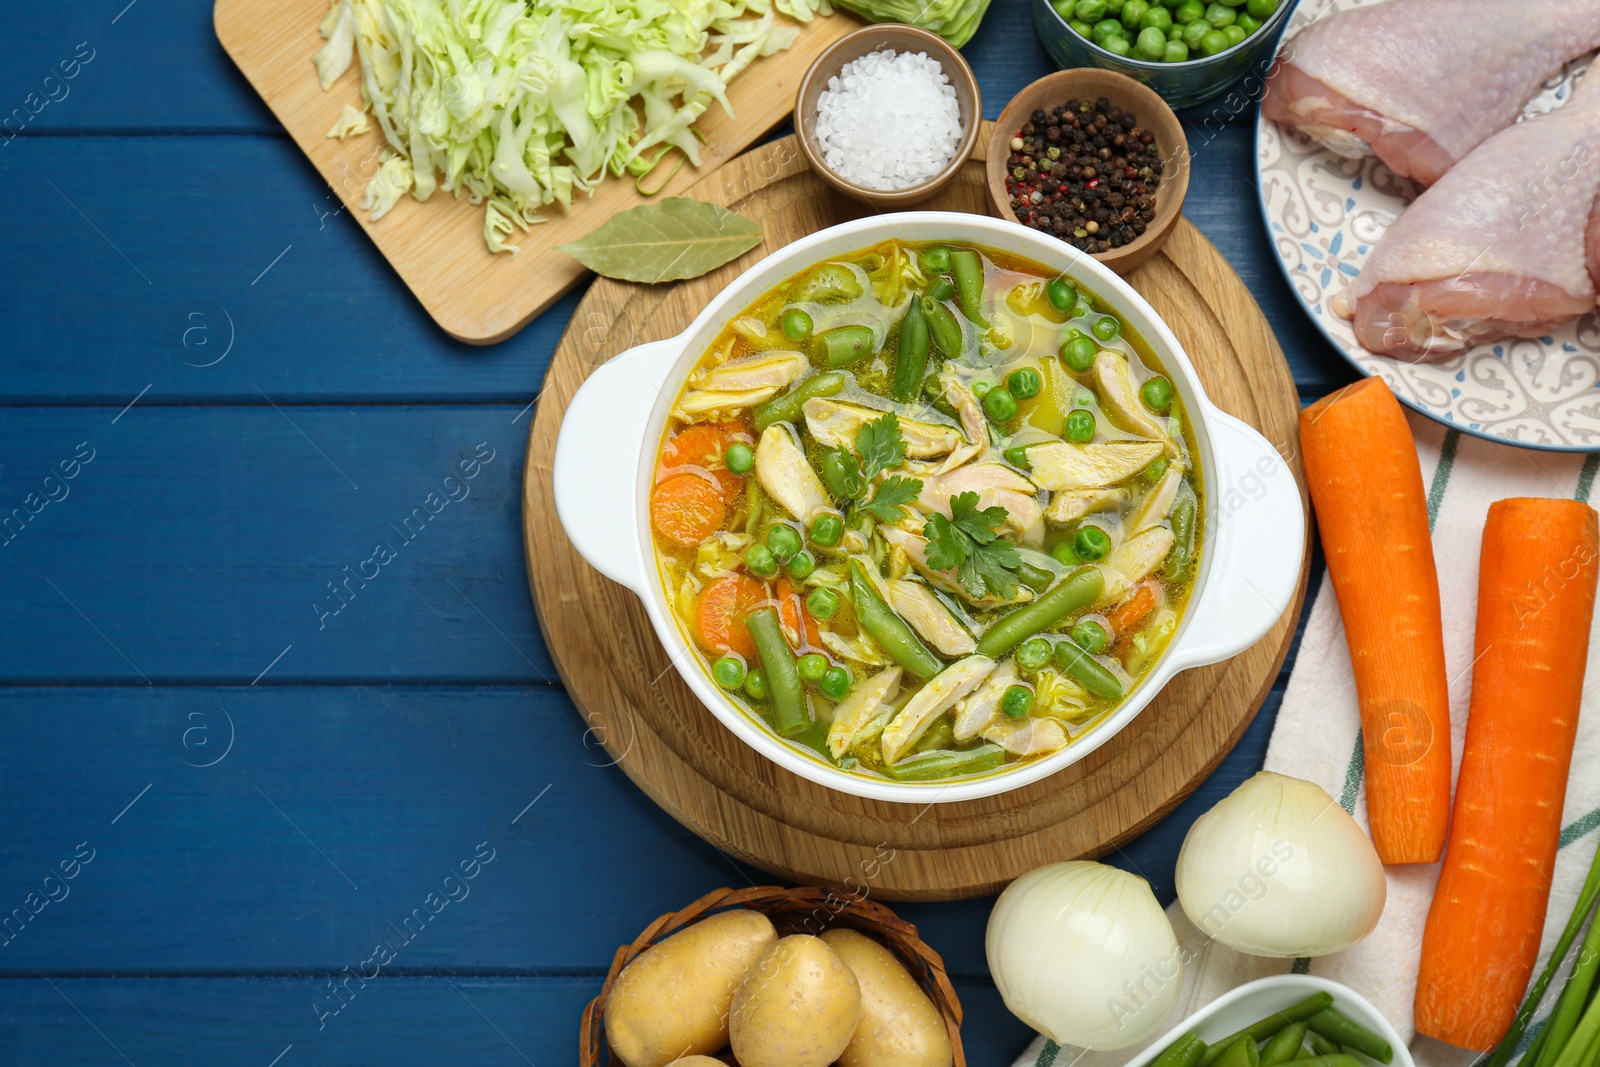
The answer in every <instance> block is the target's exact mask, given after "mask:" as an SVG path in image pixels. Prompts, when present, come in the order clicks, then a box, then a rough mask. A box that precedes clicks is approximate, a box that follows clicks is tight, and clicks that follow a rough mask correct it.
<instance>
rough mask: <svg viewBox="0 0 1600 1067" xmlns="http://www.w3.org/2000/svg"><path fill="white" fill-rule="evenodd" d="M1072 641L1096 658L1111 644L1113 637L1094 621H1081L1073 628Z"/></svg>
mask: <svg viewBox="0 0 1600 1067" xmlns="http://www.w3.org/2000/svg"><path fill="white" fill-rule="evenodd" d="M1072 639H1073V640H1074V641H1076V642H1077V643H1078V647H1079V648H1081V649H1083V650H1084V651H1085V652H1088V653H1089V654H1090V655H1095V656H1098V655H1099V654H1100V653H1102V652H1104V651H1105V650H1106V646H1107V645H1109V644H1110V643H1111V637H1110V635H1108V634H1107V633H1106V629H1105V627H1104V626H1101V625H1100V624H1099V623H1097V622H1095V621H1093V620H1092V619H1080V620H1079V621H1078V623H1077V625H1075V626H1074V627H1073V628H1072Z"/></svg>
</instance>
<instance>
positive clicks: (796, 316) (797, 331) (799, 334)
mask: <svg viewBox="0 0 1600 1067" xmlns="http://www.w3.org/2000/svg"><path fill="white" fill-rule="evenodd" d="M778 324H779V326H780V327H782V329H783V335H784V336H785V337H787V338H788V339H789V340H791V341H804V340H805V339H806V338H807V337H810V336H811V316H810V315H807V314H806V313H805V311H804V310H803V309H801V308H790V309H789V310H788V311H785V312H784V313H783V318H782V319H780V320H779V322H778Z"/></svg>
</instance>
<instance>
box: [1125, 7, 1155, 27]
mask: <svg viewBox="0 0 1600 1067" xmlns="http://www.w3.org/2000/svg"><path fill="white" fill-rule="evenodd" d="M1149 10H1150V5H1149V4H1148V3H1146V2H1145V0H1128V2H1127V3H1125V4H1123V5H1122V25H1124V26H1126V27H1127V28H1128V29H1130V30H1133V29H1138V27H1139V20H1140V19H1142V18H1144V13H1145V12H1146V11H1149Z"/></svg>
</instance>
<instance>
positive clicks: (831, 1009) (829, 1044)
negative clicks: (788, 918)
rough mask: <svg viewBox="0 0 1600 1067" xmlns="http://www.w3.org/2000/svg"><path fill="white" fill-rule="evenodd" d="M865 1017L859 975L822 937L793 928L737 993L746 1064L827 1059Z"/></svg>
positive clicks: (736, 1016)
mask: <svg viewBox="0 0 1600 1067" xmlns="http://www.w3.org/2000/svg"><path fill="white" fill-rule="evenodd" d="M860 1020H861V987H860V985H859V984H858V983H857V982H856V976H855V975H854V974H852V973H850V968H848V967H846V966H845V965H844V963H843V961H841V960H840V959H839V957H838V956H837V955H835V954H834V951H833V949H831V948H829V947H828V946H827V945H826V944H824V943H823V941H822V940H821V939H820V938H816V937H812V936H810V935H809V934H791V935H790V936H789V937H785V938H781V939H779V941H778V942H777V944H775V945H773V946H772V947H771V948H769V949H767V951H766V952H764V953H762V955H761V959H760V960H758V961H757V962H756V965H755V966H754V967H752V968H751V969H750V973H749V974H748V975H746V976H745V980H744V982H743V984H741V985H740V986H739V991H738V992H737V993H735V994H734V997H733V1025H732V1026H731V1027H730V1036H731V1037H732V1039H733V1055H734V1058H735V1059H737V1060H738V1061H739V1064H740V1067H827V1065H828V1064H830V1063H832V1062H833V1061H834V1060H836V1059H838V1058H839V1053H841V1052H843V1051H844V1050H845V1046H846V1045H848V1044H850V1036H851V1035H852V1034H854V1033H855V1032H856V1023H858V1022H859V1021H860Z"/></svg>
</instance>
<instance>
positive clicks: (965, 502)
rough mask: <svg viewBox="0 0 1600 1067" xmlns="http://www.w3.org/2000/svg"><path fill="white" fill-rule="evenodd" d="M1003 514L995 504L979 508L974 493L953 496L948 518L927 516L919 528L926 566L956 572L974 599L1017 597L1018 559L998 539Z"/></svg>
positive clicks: (976, 496) (1009, 546) (1012, 548)
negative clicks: (924, 540) (926, 520)
mask: <svg viewBox="0 0 1600 1067" xmlns="http://www.w3.org/2000/svg"><path fill="white" fill-rule="evenodd" d="M1007 515H1008V512H1007V511H1006V509H1005V508H1003V507H1001V506H999V505H998V504H996V505H995V506H994V507H989V508H982V509H980V508H979V507H978V494H977V493H972V492H967V493H959V494H957V495H956V496H955V497H954V498H952V499H951V501H950V518H948V519H947V518H945V517H944V516H943V515H939V514H933V515H930V516H929V517H928V522H927V524H926V525H925V526H924V527H923V528H922V536H923V537H925V538H927V539H928V548H927V560H928V566H930V567H932V568H933V569H934V570H936V571H954V572H956V577H957V578H958V579H959V580H960V582H961V585H962V587H963V588H965V589H966V591H967V592H968V593H969V594H970V595H971V596H972V597H973V598H974V599H980V598H982V597H984V596H986V595H993V596H996V597H999V598H1001V599H1004V600H1010V599H1011V598H1012V597H1014V596H1016V595H1017V575H1016V572H1017V568H1018V567H1020V566H1021V565H1022V557H1021V556H1019V555H1017V550H1016V548H1015V547H1013V546H1012V545H1011V543H1010V542H1008V541H1002V540H1000V534H999V531H1000V528H1001V527H1002V526H1003V525H1005V521H1006V518H1007Z"/></svg>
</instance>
